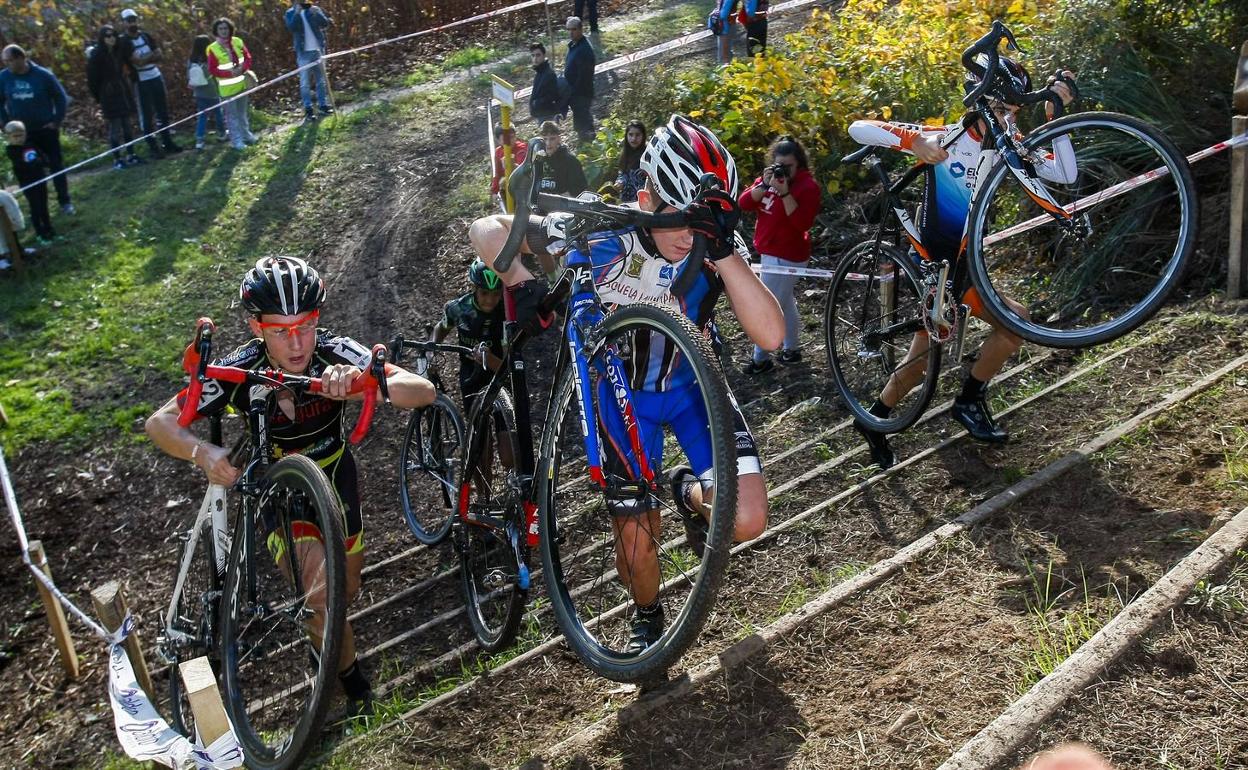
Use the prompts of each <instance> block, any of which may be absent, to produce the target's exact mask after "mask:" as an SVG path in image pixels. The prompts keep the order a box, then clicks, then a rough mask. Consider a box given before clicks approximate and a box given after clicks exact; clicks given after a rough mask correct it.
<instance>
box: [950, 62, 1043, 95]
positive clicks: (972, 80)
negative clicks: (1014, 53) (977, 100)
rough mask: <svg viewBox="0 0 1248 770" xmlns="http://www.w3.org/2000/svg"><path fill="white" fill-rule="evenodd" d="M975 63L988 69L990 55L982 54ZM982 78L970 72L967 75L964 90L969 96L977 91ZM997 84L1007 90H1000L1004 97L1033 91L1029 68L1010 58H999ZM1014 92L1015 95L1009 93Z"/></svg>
mask: <svg viewBox="0 0 1248 770" xmlns="http://www.w3.org/2000/svg"><path fill="white" fill-rule="evenodd" d="M975 63H976V64H978V65H979V66H980V67H983V68H985V69H987V67H988V54H983V53H981V54H980V55H978V56H976V57H975ZM981 81H982V78H980V77H979V76H978V75H976V74H974V73H972V72H968V73H967V74H966V82H965V83H964V84H963V88H965V89H966V92H967V93H968V94H969V93H970V92H971V91H974V90H975V87H976V86H978V85H979V84H980V82H981ZM997 82H998V83H1000V84H1002V85H1004V86H1005V88H1003V89H1000V90H1001V94H1000V95H1002V96H1011V95H1014V94H1025V93H1028V92H1030V91H1031V75H1030V74H1028V72H1027V68H1026V67H1024V66H1023V65H1021V64H1019V63H1018V62H1016V61H1014V60H1013V59H1011V58H1010V57H1008V56H998V57H997ZM1010 90H1012V91H1013V94H1010V93H1009V91H1010ZM990 93H991V92H990Z"/></svg>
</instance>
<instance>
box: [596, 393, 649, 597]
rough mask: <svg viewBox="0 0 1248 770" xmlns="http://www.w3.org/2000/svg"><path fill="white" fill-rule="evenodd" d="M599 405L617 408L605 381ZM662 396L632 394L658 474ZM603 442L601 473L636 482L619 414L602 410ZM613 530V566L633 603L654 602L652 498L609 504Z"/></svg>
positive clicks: (608, 502) (646, 496)
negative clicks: (626, 587) (657, 417)
mask: <svg viewBox="0 0 1248 770" xmlns="http://www.w3.org/2000/svg"><path fill="white" fill-rule="evenodd" d="M598 387H599V394H598V395H599V403H601V404H611V403H614V396H613V395H611V393H610V390H609V388H608V381H607V380H606V379H603V380H600V381H599V385H598ZM664 395H665V394H663V393H648V392H646V391H642V390H634V391H633V409H634V411H635V413H636V415H637V423H638V428H639V430H641V432H642V435H643V436H644V437H645V439H646V446H645V447H644V450H645V452H646V455H647V458H648V460H649V462H650V467H651V468H652V469H654V470H655V472H656V473H657V472H658V471H659V469H660V468H662V463H663V430H662V425H661V424H660V423H659V422H658V420H656V419H654V417H656V416H657V415H658V414H660V412H659V407H660V406H661V403H662V398H663V396H664ZM599 425H600V427H601V428H602V430H601V431H600V434H599V435H600V437H601V441H602V442H603V450H604V451H603V454H604V455H605V457H604V461H605V462H604V467H603V471H604V472H605V473H606V474H607V478H608V479H610V478H612V477H613V476H614V477H617V478H622V479H633V478H634V475H633V472H632V468H631V466H630V462H629V461H630V460H632V459H634V458H635V455H634V454H633V451H632V448H631V447H630V446H629V444H628V438H627V432H626V430H625V427H624V420H623V418H622V417H621V416H620V415H619V412H618V410H616V409H603V410H600V413H599ZM607 505H608V508H610V511H611V516H612V519H611V526H612V530H613V534H614V535H615V563H616V569H617V571H618V572H619V575H620V581H621V582H623V583H624V585H626V586H628V587H629V591H630V593H631V594H632V596H633V601H635V602H636V603H637V605H638V606H646V605H649V604H651V603H653V602H654V600H655V599H656V598H657V597H658V595H659V582H660V574H659V555H658V550H657V548H656V544H658V543H661V542H663V541H662V531H661V517H660V516H659V510H658V506H657V504H656V503H655V501H654V500H653V497H652V495H650V494H648V493H647V494H645V495H642V496H641V497H640V499H632V498H630V499H619V500H610V499H609V500H608V501H607Z"/></svg>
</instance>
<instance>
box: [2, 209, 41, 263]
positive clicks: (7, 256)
mask: <svg viewBox="0 0 1248 770" xmlns="http://www.w3.org/2000/svg"><path fill="white" fill-rule="evenodd" d="M0 217H4V219H5V220H7V221H8V230H9V232H11V233H12V238H11V239H10V238H9V237H8V233H6V232H5V228H4V227H3V225H0V270H8V269H9V268H10V267H12V266H13V262H14V259H15V255H14V253H13V249H16V250H17V252H18V254H17V255H16V256H18V257H21V256H27V257H30V256H34V254H35V250H34V249H23V248H22V242H21V240H20V239H19V238H18V235H17V234H18V233H19V232H21V231H22V229H23V228H24V227H26V220H25V219H23V218H22V206H21V204H19V203H18V202H17V198H14V197H13V196H12V194H10V193H9V192H8V191H7V190H0Z"/></svg>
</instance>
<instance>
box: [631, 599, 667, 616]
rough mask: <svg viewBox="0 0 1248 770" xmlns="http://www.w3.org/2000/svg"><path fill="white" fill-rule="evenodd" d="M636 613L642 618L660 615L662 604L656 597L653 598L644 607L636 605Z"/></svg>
mask: <svg viewBox="0 0 1248 770" xmlns="http://www.w3.org/2000/svg"><path fill="white" fill-rule="evenodd" d="M637 614H638V615H639V616H641V617H643V618H653V617H654V616H656V615H662V614H663V605H662V604H661V603H660V602H659V600H658V599H655V600H654V601H652V602H650V603H649V604H647V605H645V606H644V607H643V606H642V605H640V604H639V605H637Z"/></svg>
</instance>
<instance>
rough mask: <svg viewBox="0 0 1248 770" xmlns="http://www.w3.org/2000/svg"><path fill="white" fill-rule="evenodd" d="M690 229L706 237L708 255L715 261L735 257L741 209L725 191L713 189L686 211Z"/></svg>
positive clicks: (690, 205)
mask: <svg viewBox="0 0 1248 770" xmlns="http://www.w3.org/2000/svg"><path fill="white" fill-rule="evenodd" d="M683 213H684V215H685V218H686V220H687V222H688V224H689V229H690V230H692V231H693V232H695V233H697V234H699V235H704V236H706V256H707V257H708V258H709V259H710V260H711V261H712V262H718V261H719V260H721V259H723V258H725V257H727V256H728V255H730V254H732V252H733V251H734V247H735V238H734V235H735V233H736V230H737V222H739V221H740V220H741V208H740V207H739V206H738V205H737V201H736V200H735V199H734V198H733V197H732V196H731V195H729V194H727V193H725V192H723V191H721V190H709V191H707V192H705V193H703V194H702V196H701V197H700V198H699V199H698V200H696V201H694V202H693V203H691V204H689V207H688V208H686V209H685V210H684V212H683Z"/></svg>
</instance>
